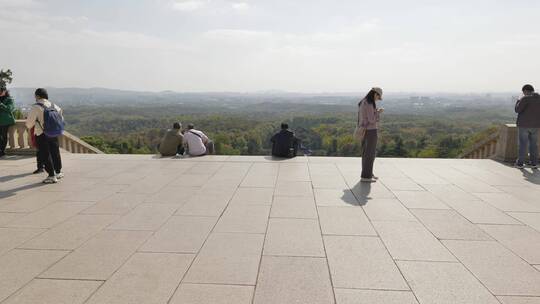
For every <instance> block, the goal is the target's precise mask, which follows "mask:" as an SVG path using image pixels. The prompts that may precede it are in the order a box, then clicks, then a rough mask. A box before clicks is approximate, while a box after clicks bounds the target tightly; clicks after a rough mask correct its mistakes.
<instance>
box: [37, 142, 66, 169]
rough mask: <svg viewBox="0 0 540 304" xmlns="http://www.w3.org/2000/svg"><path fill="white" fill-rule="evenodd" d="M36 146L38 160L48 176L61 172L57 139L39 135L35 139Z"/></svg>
mask: <svg viewBox="0 0 540 304" xmlns="http://www.w3.org/2000/svg"><path fill="white" fill-rule="evenodd" d="M36 141H37V145H38V158H39V159H41V162H42V163H43V165H44V166H45V171H47V173H48V174H49V176H54V175H55V173H60V172H61V171H62V159H61V157H60V146H59V144H58V138H57V137H53V138H51V137H47V136H45V134H41V135H40V136H37V137H36Z"/></svg>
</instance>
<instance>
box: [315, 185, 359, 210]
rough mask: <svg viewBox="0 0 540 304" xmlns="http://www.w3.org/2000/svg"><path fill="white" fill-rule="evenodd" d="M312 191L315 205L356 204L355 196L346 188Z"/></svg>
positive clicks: (346, 205) (339, 205) (337, 205)
mask: <svg viewBox="0 0 540 304" xmlns="http://www.w3.org/2000/svg"><path fill="white" fill-rule="evenodd" d="M314 191H315V201H316V203H317V206H336V207H350V206H358V201H357V200H356V197H355V196H354V195H353V193H352V192H351V191H350V190H348V189H344V190H341V189H315V190H314Z"/></svg>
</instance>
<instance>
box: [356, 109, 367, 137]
mask: <svg viewBox="0 0 540 304" xmlns="http://www.w3.org/2000/svg"><path fill="white" fill-rule="evenodd" d="M353 136H354V138H355V139H356V140H358V141H359V142H361V143H362V142H364V138H365V137H366V128H365V127H362V126H361V125H360V108H359V109H358V120H357V122H356V128H355V129H354V135H353Z"/></svg>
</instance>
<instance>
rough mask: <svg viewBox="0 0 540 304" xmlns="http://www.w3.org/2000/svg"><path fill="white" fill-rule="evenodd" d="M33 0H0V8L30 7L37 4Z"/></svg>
mask: <svg viewBox="0 0 540 304" xmlns="http://www.w3.org/2000/svg"><path fill="white" fill-rule="evenodd" d="M38 5H39V4H38V2H37V1H35V0H0V8H1V9H2V10H4V9H7V8H10V9H13V8H30V7H36V6H38Z"/></svg>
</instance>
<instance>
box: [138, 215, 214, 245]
mask: <svg viewBox="0 0 540 304" xmlns="http://www.w3.org/2000/svg"><path fill="white" fill-rule="evenodd" d="M216 222H217V218H216V217H196V216H173V217H171V218H170V219H169V220H168V221H167V223H166V224H165V225H163V226H162V227H161V228H160V229H159V230H158V231H156V233H155V234H154V235H153V236H152V237H151V238H150V239H148V241H147V242H146V243H145V244H144V245H143V246H142V247H141V249H139V251H149V252H177V253H197V252H199V250H200V249H201V247H202V245H203V243H204V241H205V240H206V238H207V237H208V235H209V234H210V231H211V230H212V228H213V227H214V225H215V224H216Z"/></svg>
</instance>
